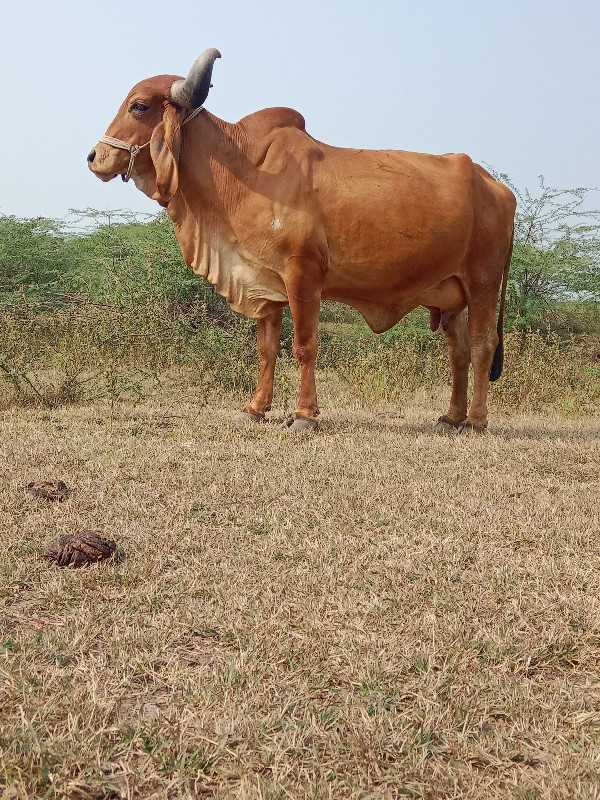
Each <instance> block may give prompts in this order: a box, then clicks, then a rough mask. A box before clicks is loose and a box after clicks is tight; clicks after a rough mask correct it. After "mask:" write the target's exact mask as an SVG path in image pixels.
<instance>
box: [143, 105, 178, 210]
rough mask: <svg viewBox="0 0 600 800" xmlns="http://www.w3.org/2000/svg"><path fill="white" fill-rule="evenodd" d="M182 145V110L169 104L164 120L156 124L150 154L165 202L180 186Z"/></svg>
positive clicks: (159, 189)
mask: <svg viewBox="0 0 600 800" xmlns="http://www.w3.org/2000/svg"><path fill="white" fill-rule="evenodd" d="M180 147H181V128H180V112H179V111H178V110H177V109H176V108H175V106H172V105H167V106H166V107H165V111H164V114H163V118H162V122H159V124H158V125H157V126H156V128H155V129H154V132H153V134H152V138H151V139H150V156H151V158H152V163H153V164H154V169H155V170H156V186H157V188H158V193H159V194H160V196H161V199H162V201H163V202H165V203H168V202H169V200H171V198H172V197H173V196H174V194H175V193H176V192H177V188H178V186H179V175H178V171H177V162H178V161H179V149H180Z"/></svg>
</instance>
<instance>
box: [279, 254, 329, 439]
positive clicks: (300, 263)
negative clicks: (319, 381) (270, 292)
mask: <svg viewBox="0 0 600 800" xmlns="http://www.w3.org/2000/svg"><path fill="white" fill-rule="evenodd" d="M322 280H323V278H322V271H321V269H320V266H319V264H318V262H316V261H313V260H310V259H307V258H302V259H300V258H293V259H290V261H289V262H288V264H287V265H286V271H285V283H286V289H287V294H288V300H289V304H290V311H291V312H292V321H293V324H294V355H295V356H296V359H297V360H298V364H299V366H300V396H299V398H298V405H297V407H296V412H295V413H294V414H292V416H291V417H290V418H289V419H288V420H287V421H286V426H287V427H288V429H289V430H291V431H294V432H301V431H312V430H316V429H317V420H316V417H317V414H318V413H319V409H318V408H317V386H316V380H315V366H316V362H317V346H318V328H319V312H320V309H321V286H322Z"/></svg>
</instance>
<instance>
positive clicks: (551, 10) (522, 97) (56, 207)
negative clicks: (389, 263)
mask: <svg viewBox="0 0 600 800" xmlns="http://www.w3.org/2000/svg"><path fill="white" fill-rule="evenodd" d="M0 10H1V15H0V76H1V77H0V81H1V83H2V98H3V115H2V120H3V122H2V125H1V126H0V153H1V154H2V155H1V156H0V164H1V179H0V212H1V213H5V214H17V215H19V216H36V215H46V216H61V215H63V214H65V213H66V212H67V210H68V209H69V208H84V207H87V206H91V207H94V208H99V209H107V208H112V209H117V208H127V209H132V210H136V211H150V212H152V211H157V210H158V206H157V205H156V204H154V203H152V201H150V200H148V199H147V198H145V197H144V196H143V195H142V194H141V193H140V192H138V191H137V190H136V189H135V187H134V186H133V183H130V184H127V185H125V184H123V183H122V182H121V181H118V180H116V181H113V182H112V183H110V184H108V185H107V184H102V183H101V182H100V181H98V180H97V179H96V178H94V176H93V175H91V173H89V172H88V170H87V167H86V161H85V159H86V155H87V153H88V151H89V150H90V149H91V148H92V147H93V146H94V145H95V144H96V142H97V141H98V139H99V138H100V136H102V134H103V133H104V132H105V130H106V127H107V125H108V123H109V122H110V120H111V119H112V117H113V116H114V114H115V112H116V110H117V108H118V106H119V105H120V103H121V101H122V100H123V98H124V96H125V94H126V93H127V91H128V90H129V89H130V87H131V86H132V85H133V84H134V83H137V81H138V80H141V79H142V78H147V77H150V76H152V75H156V74H161V73H174V74H185V73H186V72H187V70H188V69H189V67H190V66H191V64H192V62H193V61H194V59H195V58H196V57H197V56H198V55H199V54H200V53H201V52H202V51H203V50H205V49H206V48H207V47H218V48H219V49H220V50H221V52H222V55H223V57H222V59H220V60H219V61H217V62H216V64H215V70H214V73H213V82H214V88H213V89H212V91H211V94H210V96H209V98H208V100H207V103H206V105H207V107H208V108H209V109H210V110H211V111H212V112H213V113H215V114H217V115H219V116H221V117H223V118H224V119H227V120H229V121H234V120H237V119H239V118H240V117H242V116H244V115H245V114H248V113H250V112H252V111H256V110H258V109H259V108H264V107H266V106H272V105H288V106H292V107H294V108H297V109H298V110H299V111H301V112H302V113H303V114H304V116H305V117H306V120H307V128H308V130H309V131H310V133H312V134H313V135H314V136H316V137H317V138H318V139H321V140H323V141H326V142H328V143H330V144H335V145H340V146H344V145H348V146H357V147H373V148H399V149H404V150H420V151H424V152H432V153H443V152H457V151H464V152H467V153H469V155H471V156H472V157H473V158H474V159H475V160H477V161H479V162H482V163H486V164H490V165H492V167H494V168H495V169H496V170H498V171H500V172H507V173H508V174H509V175H510V176H511V177H512V179H513V180H514V181H515V182H516V183H517V185H519V186H521V187H525V186H528V187H530V188H535V185H536V183H537V176H538V175H539V174H540V173H543V174H544V175H545V176H546V178H547V182H548V183H549V184H550V185H552V186H555V187H575V186H600V156H599V154H598V141H599V139H600V135H599V132H600V103H599V96H598V95H599V91H598V85H599V84H598V82H599V80H600V47H599V46H598V35H599V32H600V0H571V2H559V0H519V1H517V0H502V2H497V0H493V2H483V1H480V2H475V0H454V1H453V2H442V0H424V1H422V2H416V0H415V2H405V1H404V0H396V2H393V1H392V0H370V2H358V1H357V0H355V1H354V2H353V1H351V0H346V2H342V0H329V1H327V0H321V2H316V1H315V0H304V1H303V2H291V3H290V2H272V0H265V1H264V2H253V1H252V0H245V1H244V0H229V2H218V1H217V0H214V2H206V0H175V1H174V2H167V1H166V0H161V1H160V2H159V1H158V0H121V2H116V3H115V2H108V0H98V2H94V3H89V2H87V0H78V1H73V0H52V2H45V1H43V0H38V1H37V2H34V0H20V2H14V1H13V0H0Z"/></svg>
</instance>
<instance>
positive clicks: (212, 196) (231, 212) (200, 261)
mask: <svg viewBox="0 0 600 800" xmlns="http://www.w3.org/2000/svg"><path fill="white" fill-rule="evenodd" d="M184 136H185V138H184V141H183V142H182V148H181V155H180V159H179V191H178V192H177V194H176V195H175V197H173V199H172V200H171V201H170V202H169V204H168V206H167V211H168V213H169V216H170V217H171V219H172V220H173V224H174V228H175V234H176V236H177V239H178V240H179V243H180V245H181V250H182V253H183V257H184V260H185V262H186V264H187V265H188V266H190V267H191V268H192V269H193V270H194V272H195V273H196V274H198V275H201V276H202V277H203V278H206V279H207V280H208V281H210V283H211V284H212V285H213V286H214V287H215V289H216V290H217V291H218V292H219V294H221V295H222V296H223V297H225V298H226V299H227V301H228V303H229V304H230V305H231V306H232V307H233V308H234V309H235V310H237V311H239V312H241V313H243V314H245V315H246V316H256V315H257V314H258V313H259V312H260V311H261V309H262V307H263V305H264V301H263V300H262V299H261V300H260V302H259V304H258V305H257V304H256V302H255V303H253V304H252V307H251V306H250V305H249V300H248V297H247V290H246V287H245V286H244V282H245V280H246V279H247V277H248V274H247V271H246V270H245V269H244V265H245V263H246V261H247V257H248V254H246V253H245V252H244V248H243V244H242V243H241V242H240V241H239V238H238V235H237V234H236V231H235V227H234V219H235V214H236V211H237V210H238V209H239V207H240V205H241V204H242V203H243V198H244V194H245V191H246V189H245V188H244V175H245V172H246V171H247V169H248V164H249V162H248V159H247V157H246V155H245V142H244V136H243V131H242V130H241V129H240V128H238V126H236V125H231V124H229V123H226V122H224V121H223V120H220V119H218V117H214V116H213V115H212V114H209V113H208V112H204V113H202V114H200V115H199V117H198V120H197V122H196V121H194V123H192V124H191V125H190V130H189V131H185V134H184Z"/></svg>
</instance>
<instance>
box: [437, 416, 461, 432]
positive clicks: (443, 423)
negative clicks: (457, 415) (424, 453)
mask: <svg viewBox="0 0 600 800" xmlns="http://www.w3.org/2000/svg"><path fill="white" fill-rule="evenodd" d="M459 427H460V423H458V422H450V420H449V419H448V417H440V418H439V419H438V421H437V422H436V423H435V428H434V429H433V430H434V433H441V434H445V435H448V434H450V435H451V436H456V434H457V433H458V428H459Z"/></svg>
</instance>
